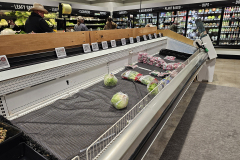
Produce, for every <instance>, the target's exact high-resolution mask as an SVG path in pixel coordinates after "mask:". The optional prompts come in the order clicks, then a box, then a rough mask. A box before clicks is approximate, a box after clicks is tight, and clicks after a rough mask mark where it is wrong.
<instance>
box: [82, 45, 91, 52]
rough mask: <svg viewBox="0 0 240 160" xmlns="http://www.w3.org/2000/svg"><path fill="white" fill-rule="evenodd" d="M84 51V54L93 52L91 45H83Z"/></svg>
mask: <svg viewBox="0 0 240 160" xmlns="http://www.w3.org/2000/svg"><path fill="white" fill-rule="evenodd" d="M83 50H84V53H89V52H91V48H90V45H89V43H87V44H83Z"/></svg>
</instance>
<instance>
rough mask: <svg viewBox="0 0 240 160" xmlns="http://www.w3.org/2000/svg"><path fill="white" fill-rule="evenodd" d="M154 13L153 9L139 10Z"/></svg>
mask: <svg viewBox="0 0 240 160" xmlns="http://www.w3.org/2000/svg"><path fill="white" fill-rule="evenodd" d="M152 11H153V9H152V8H146V9H141V10H139V12H152Z"/></svg>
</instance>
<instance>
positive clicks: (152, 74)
mask: <svg viewBox="0 0 240 160" xmlns="http://www.w3.org/2000/svg"><path fill="white" fill-rule="evenodd" d="M149 74H150V75H151V76H155V77H158V76H159V75H160V72H158V71H156V70H154V71H152V72H150V73H149Z"/></svg>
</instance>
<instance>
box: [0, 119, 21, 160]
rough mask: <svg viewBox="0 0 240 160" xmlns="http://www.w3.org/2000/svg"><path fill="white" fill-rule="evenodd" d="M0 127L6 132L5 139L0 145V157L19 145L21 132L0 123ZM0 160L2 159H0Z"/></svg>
mask: <svg viewBox="0 0 240 160" xmlns="http://www.w3.org/2000/svg"><path fill="white" fill-rule="evenodd" d="M0 127H1V128H3V129H6V130H7V135H6V139H5V141H4V142H2V143H0V151H1V152H0V155H1V154H2V153H5V152H7V151H8V150H10V149H12V148H14V147H15V146H17V145H18V144H19V143H21V136H22V132H21V131H20V130H19V129H17V128H16V127H13V126H11V125H9V124H6V123H3V122H0ZM0 159H1V160H2V158H0Z"/></svg>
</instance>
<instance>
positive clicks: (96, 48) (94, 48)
mask: <svg viewBox="0 0 240 160" xmlns="http://www.w3.org/2000/svg"><path fill="white" fill-rule="evenodd" d="M92 50H93V51H98V50H99V48H98V43H97V42H95V43H92Z"/></svg>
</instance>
